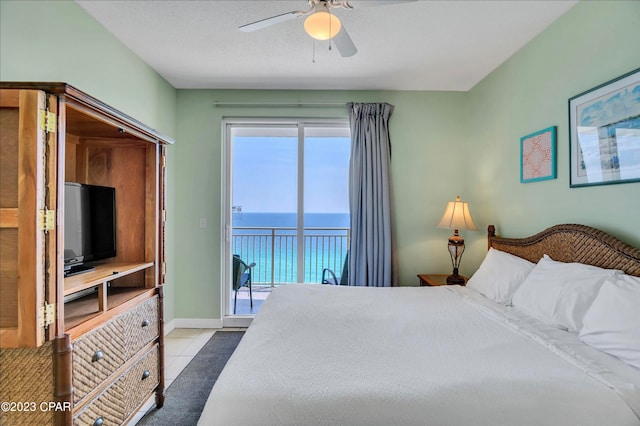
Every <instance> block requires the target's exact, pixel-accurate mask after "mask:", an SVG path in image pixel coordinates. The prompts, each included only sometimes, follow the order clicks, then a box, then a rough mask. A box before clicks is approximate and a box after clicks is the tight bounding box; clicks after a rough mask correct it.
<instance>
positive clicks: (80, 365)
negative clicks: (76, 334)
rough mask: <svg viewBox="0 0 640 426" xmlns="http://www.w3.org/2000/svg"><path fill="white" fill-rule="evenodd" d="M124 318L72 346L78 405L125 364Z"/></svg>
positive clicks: (110, 323)
mask: <svg viewBox="0 0 640 426" xmlns="http://www.w3.org/2000/svg"><path fill="white" fill-rule="evenodd" d="M123 331H124V327H123V322H122V316H118V317H116V318H114V319H112V320H111V321H109V322H107V323H105V324H104V325H103V326H102V327H100V328H97V329H95V330H93V331H92V332H90V333H87V334H85V335H84V336H82V337H80V338H79V339H78V340H76V341H75V342H74V344H73V388H74V392H73V401H74V403H77V402H78V401H80V400H81V399H82V398H84V397H85V396H86V395H87V393H89V392H91V390H93V389H94V388H95V387H96V386H98V385H99V384H100V383H102V382H103V381H104V380H105V379H106V378H107V377H109V376H110V375H111V374H113V373H114V372H115V371H116V370H117V369H118V368H120V367H121V366H122V365H124V363H125V361H126V360H127V359H129V358H130V357H129V356H127V353H126V341H125V338H124V333H123Z"/></svg>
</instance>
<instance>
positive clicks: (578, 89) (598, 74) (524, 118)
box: [463, 1, 640, 270]
mask: <svg viewBox="0 0 640 426" xmlns="http://www.w3.org/2000/svg"><path fill="white" fill-rule="evenodd" d="M638 67H640V2H638V1H603V2H596V1H589V2H581V3H579V4H578V5H576V6H575V7H574V8H573V9H571V10H570V11H569V12H568V13H567V14H565V15H564V16H562V17H560V19H558V20H557V21H556V22H554V23H553V24H552V25H551V26H550V27H549V28H548V29H547V30H546V31H544V32H543V33H542V34H540V35H539V36H538V37H537V38H536V39H534V40H533V41H532V42H530V43H529V44H527V45H526V46H525V47H524V48H523V49H521V50H520V51H519V52H517V53H516V54H515V55H514V56H513V57H511V58H510V59H509V60H508V61H507V62H505V63H504V64H503V65H502V66H500V67H499V68H498V69H497V70H495V71H494V72H492V73H491V74H490V75H489V76H488V77H487V78H485V79H484V80H483V81H482V82H481V83H480V84H478V85H477V86H475V87H474V88H473V89H472V90H471V91H470V92H469V94H468V102H467V108H468V121H467V122H466V123H465V125H466V126H467V129H468V137H467V140H466V148H465V155H464V158H465V164H466V165H467V167H466V168H467V170H468V176H467V179H466V183H467V184H468V188H469V189H468V192H469V198H470V201H471V202H472V203H473V204H472V208H473V210H472V212H473V213H474V215H475V218H476V220H477V221H478V222H479V226H481V227H482V228H483V230H484V229H486V226H487V225H488V224H490V223H492V224H495V225H496V227H497V229H498V232H499V233H502V234H503V235H508V236H527V235H531V234H533V233H535V232H538V231H541V230H543V229H545V228H546V227H548V226H551V225H554V224H558V223H581V224H585V225H590V226H594V227H597V228H599V229H602V230H604V231H607V232H610V233H612V234H613V235H616V236H618V237H619V238H623V239H624V240H625V241H627V242H629V243H631V244H633V245H635V246H636V247H637V246H640V183H627V184H618V185H605V186H597V187H581V188H569V127H568V121H569V117H568V99H569V98H570V97H572V96H575V95H578V94H580V93H583V92H584V91H586V90H589V89H591V88H593V87H595V86H598V85H600V84H602V83H604V82H606V81H609V80H611V79H613V78H616V77H618V76H620V75H622V74H625V73H627V72H629V71H632V70H633V69H636V68H638ZM549 126H558V137H557V176H558V178H557V179H555V180H547V181H542V182H535V183H526V184H521V183H520V163H519V161H520V151H519V150H520V137H522V136H524V135H527V134H530V133H533V132H535V131H537V130H541V129H544V128H546V127H549ZM472 234H475V235H472ZM485 241H486V240H485V238H484V232H482V233H467V242H468V243H469V244H468V248H469V251H468V254H465V260H464V262H463V263H464V266H465V267H475V266H477V265H479V263H480V261H481V259H482V255H483V253H484V250H485V248H486V242H485ZM467 270H468V269H467Z"/></svg>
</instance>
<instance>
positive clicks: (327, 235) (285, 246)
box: [232, 227, 350, 286]
mask: <svg viewBox="0 0 640 426" xmlns="http://www.w3.org/2000/svg"><path fill="white" fill-rule="evenodd" d="M349 238H350V232H349V228H304V231H303V239H304V246H303V253H304V254H303V262H302V268H303V270H304V274H303V280H302V282H304V283H319V282H321V280H322V270H323V269H324V268H329V269H332V270H333V271H334V272H335V273H336V275H340V273H341V272H342V266H343V264H344V258H345V256H346V254H347V248H348V247H349ZM232 251H233V254H237V255H239V256H240V257H241V258H242V260H244V261H245V262H247V263H251V262H255V263H256V266H255V267H254V268H253V270H252V275H251V277H252V282H253V283H254V284H268V285H271V286H274V285H277V284H288V283H297V282H300V280H299V279H298V237H297V235H296V228H277V227H273V228H269V227H234V228H233V236H232Z"/></svg>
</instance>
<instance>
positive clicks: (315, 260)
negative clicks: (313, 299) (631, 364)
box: [223, 120, 350, 315]
mask: <svg viewBox="0 0 640 426" xmlns="http://www.w3.org/2000/svg"><path fill="white" fill-rule="evenodd" d="M349 151H350V136H349V128H348V124H347V123H346V122H344V121H312V122H307V121H304V122H303V121H294V120H278V121H255V120H239V121H233V122H232V121H229V122H226V123H225V170H226V172H225V175H226V179H225V182H226V188H225V189H226V191H225V194H226V195H225V200H223V204H224V208H225V223H224V226H225V235H226V238H225V244H224V252H225V265H226V267H227V269H228V271H226V273H225V274H224V276H225V282H226V283H227V288H226V289H227V291H226V292H225V294H226V297H225V300H226V301H227V309H226V313H227V315H234V312H235V315H252V314H255V312H257V310H258V309H259V306H260V305H261V303H262V301H263V300H264V299H265V298H266V297H267V296H268V294H269V292H270V290H271V289H272V288H273V287H275V286H278V285H284V284H295V283H300V284H302V283H319V282H320V281H321V275H322V270H323V269H324V268H330V269H333V270H335V271H337V272H338V274H339V272H340V269H341V268H342V263H343V261H344V256H345V255H346V249H347V244H348V239H349V207H348V167H349ZM234 256H236V257H237V258H238V259H240V260H242V262H244V264H246V265H249V266H251V267H250V269H249V273H250V280H251V290H252V291H251V294H250V293H249V288H248V286H245V287H242V288H240V289H239V290H238V291H237V294H236V291H235V289H234V288H233V281H234V279H235V278H234V277H233V275H234V274H233V273H234V269H233V257H234ZM236 262H237V260H236ZM236 271H237V269H236ZM244 279H245V280H246V279H248V277H246V276H245V277H244ZM251 299H252V300H253V308H251V306H250V305H251Z"/></svg>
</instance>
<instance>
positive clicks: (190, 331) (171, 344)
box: [128, 328, 246, 426]
mask: <svg viewBox="0 0 640 426" xmlns="http://www.w3.org/2000/svg"><path fill="white" fill-rule="evenodd" d="M224 330H225V331H244V330H246V329H245V328H225V329H224ZM216 331H221V330H220V329H213V328H176V329H174V330H173V331H171V333H169V334H168V335H167V336H165V338H164V356H165V363H164V368H165V375H164V388H165V390H166V389H167V388H168V387H169V385H170V384H171V383H172V382H173V381H174V380H175V379H176V377H178V375H179V374H180V372H181V371H182V370H183V369H184V368H185V367H186V366H187V364H189V362H191V360H192V359H193V357H194V356H195V355H196V354H197V353H198V351H200V349H202V347H203V346H204V344H205V343H207V342H208V341H209V339H211V336H213V334H214V333H215V332H216ZM154 404H155V396H152V397H151V398H150V399H149V400H148V401H147V403H146V404H145V405H144V406H143V407H142V409H141V410H140V411H138V413H137V414H136V415H135V416H134V418H133V419H132V420H131V421H130V422H129V424H128V426H133V425H135V424H136V423H138V421H140V419H141V418H142V417H143V416H144V415H145V413H146V412H147V411H149V409H150V408H151V407H153V406H154Z"/></svg>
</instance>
